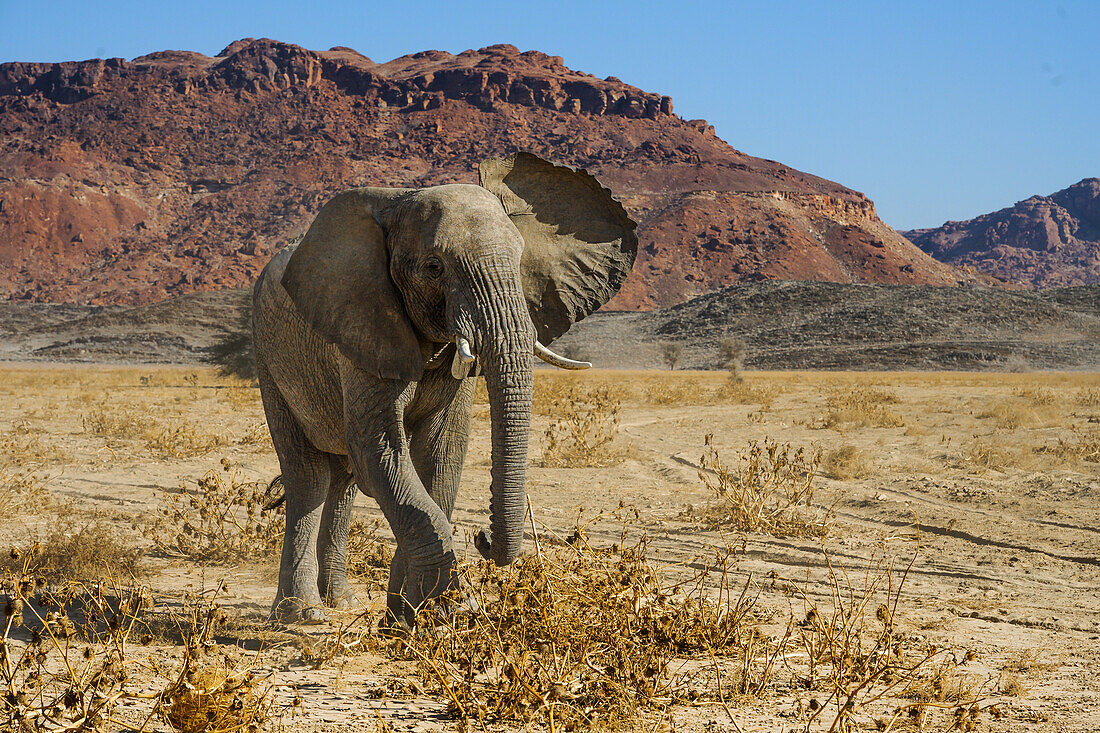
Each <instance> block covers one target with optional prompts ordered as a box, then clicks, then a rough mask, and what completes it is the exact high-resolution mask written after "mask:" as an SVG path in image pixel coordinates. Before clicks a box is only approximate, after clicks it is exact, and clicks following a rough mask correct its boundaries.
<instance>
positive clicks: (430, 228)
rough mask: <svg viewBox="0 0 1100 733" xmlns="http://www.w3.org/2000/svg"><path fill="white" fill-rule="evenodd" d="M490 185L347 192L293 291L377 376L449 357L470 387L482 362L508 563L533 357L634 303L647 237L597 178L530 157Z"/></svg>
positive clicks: (407, 375)
mask: <svg viewBox="0 0 1100 733" xmlns="http://www.w3.org/2000/svg"><path fill="white" fill-rule="evenodd" d="M479 180H480V186H474V185H465V184H453V185H445V186H436V187H433V188H425V189H382V188H361V189H354V190H351V191H345V192H343V193H341V194H339V195H338V196H336V197H335V198H334V199H333V200H332V201H330V202H329V203H328V204H327V205H326V206H325V208H324V209H323V210H322V212H321V213H320V214H319V215H318V217H317V219H316V221H315V222H314V224H313V226H312V227H311V228H310V231H309V233H308V234H307V235H306V237H305V238H304V239H303V241H302V243H301V245H299V247H298V250H297V251H296V252H295V253H294V255H293V256H292V257H291V259H290V262H289V264H288V266H287V269H286V272H285V274H284V276H283V279H282V283H283V285H284V286H285V288H286V290H287V292H288V293H289V294H290V296H291V298H292V300H293V301H294V303H295V305H296V306H297V308H298V310H299V311H300V313H301V314H302V315H303V317H304V318H305V319H306V320H307V321H308V322H309V323H310V324H311V325H312V326H313V328H314V329H316V330H317V331H318V332H319V333H321V334H322V335H323V336H324V337H325V338H326V339H327V340H329V341H330V342H332V343H335V344H336V345H337V346H338V347H339V349H340V351H341V352H342V353H343V354H344V355H345V356H346V357H347V358H348V359H350V360H351V361H352V362H353V363H354V364H355V365H356V366H358V367H359V368H360V369H361V370H363V371H365V372H367V373H370V374H373V375H375V376H377V377H380V378H383V379H392V380H404V381H416V380H419V379H420V378H421V376H422V374H423V371H424V369H425V366H426V362H427V361H428V359H430V358H431V357H432V356H433V355H436V354H438V353H439V352H440V349H441V348H443V347H444V346H445V345H447V344H454V345H455V346H454V347H453V348H454V349H455V357H454V364H453V366H452V368H453V369H455V370H456V372H457V374H456V376H463V375H464V374H465V370H466V369H467V368H468V362H470V361H473V360H474V359H475V358H476V359H477V360H478V361H479V363H480V365H481V368H482V369H483V372H484V376H485V380H486V386H487V388H488V392H489V401H490V414H491V419H492V445H493V455H492V504H491V516H492V518H491V539H490V538H488V537H485V536H484V535H481V536H479V542H478V546H479V549H480V550H481V551H482V553H483V554H484V555H485V556H486V557H488V558H491V559H492V560H494V561H495V562H496V563H498V564H500V565H504V564H507V563H510V562H511V561H512V560H513V559H515V557H516V556H517V555H518V553H519V550H520V546H521V543H522V540H523V517H524V510H525V495H524V474H525V468H526V462H527V446H528V435H529V428H530V413H531V384H532V374H531V371H532V356H533V355H534V354H536V353H540V355H542V356H544V357H546V358H547V359H549V360H551V361H553V359H554V358H555V355H553V353H552V352H549V351H548V350H546V349H545V348H544V347H543V346H542V344H545V343H549V342H550V341H552V340H553V339H555V338H557V337H558V336H560V335H562V334H563V333H565V332H566V331H567V330H568V329H569V327H570V325H571V324H573V323H574V322H576V321H579V320H580V319H582V318H584V317H585V316H586V315H588V314H589V313H591V312H593V311H595V310H596V309H597V308H599V307H600V306H601V305H603V304H604V303H605V302H607V300H608V299H609V298H610V297H611V296H612V295H613V294H614V293H615V292H616V291H617V290H618V289H619V286H620V285H621V283H622V281H623V279H624V278H625V277H626V275H627V273H628V272H629V271H630V268H631V266H632V265H633V262H634V256H635V252H636V250H637V237H636V236H635V233H634V229H635V226H636V225H635V223H634V222H633V221H631V219H630V218H629V217H628V216H627V214H626V212H625V211H624V210H623V207H622V206H621V205H620V204H619V203H618V202H617V201H615V199H613V198H612V196H611V193H610V192H609V191H608V190H607V189H605V188H604V187H603V186H601V185H600V183H599V182H598V181H597V180H596V179H595V178H593V177H592V176H591V175H589V174H588V173H587V172H585V171H583V170H573V169H571V168H567V167H564V166H559V165H554V164H552V163H549V162H547V161H544V160H541V159H540V158H538V157H536V156H534V155H530V154H527V153H517V154H515V155H513V156H511V157H508V158H503V159H493V160H488V161H486V162H484V163H482V164H481V166H480V168H479ZM539 342H541V343H539ZM556 358H557V359H560V357H556ZM564 362H567V360H562V361H561V362H559V365H563V363H564ZM566 365H567V364H566Z"/></svg>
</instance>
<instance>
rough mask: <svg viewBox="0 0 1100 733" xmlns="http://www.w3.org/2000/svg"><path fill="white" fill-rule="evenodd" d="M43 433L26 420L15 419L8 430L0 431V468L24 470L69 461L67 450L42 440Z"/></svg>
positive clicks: (70, 457)
mask: <svg viewBox="0 0 1100 733" xmlns="http://www.w3.org/2000/svg"><path fill="white" fill-rule="evenodd" d="M44 433H45V431H44V430H42V429H40V428H34V427H32V426H31V425H30V423H28V422H27V421H26V420H17V421H16V422H15V424H13V425H12V427H11V429H10V430H7V431H5V432H4V433H0V468H8V467H14V468H17V469H18V470H20V471H25V470H26V469H28V468H32V467H38V468H41V467H43V466H52V465H58V464H64V463H68V462H70V461H71V460H72V456H71V455H70V454H69V452H68V451H66V450H63V449H61V448H59V447H58V446H57V445H55V444H53V443H51V442H48V441H46V440H44V438H43V435H44Z"/></svg>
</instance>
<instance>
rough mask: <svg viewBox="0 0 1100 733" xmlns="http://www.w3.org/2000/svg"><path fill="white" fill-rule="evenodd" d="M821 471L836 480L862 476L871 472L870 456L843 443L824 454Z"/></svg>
mask: <svg viewBox="0 0 1100 733" xmlns="http://www.w3.org/2000/svg"><path fill="white" fill-rule="evenodd" d="M821 472H822V473H823V474H825V475H826V476H828V477H829V478H833V479H837V480H838V481H844V480H846V479H853V478H864V477H865V476H867V475H868V474H870V473H871V458H870V456H868V455H867V452H866V451H864V450H861V449H859V448H857V447H855V446H854V445H844V446H841V447H840V448H837V449H836V450H832V451H829V452H828V453H826V454H825V458H824V460H823V461H822V463H821Z"/></svg>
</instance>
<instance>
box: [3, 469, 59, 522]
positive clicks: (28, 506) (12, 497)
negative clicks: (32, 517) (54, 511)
mask: <svg viewBox="0 0 1100 733" xmlns="http://www.w3.org/2000/svg"><path fill="white" fill-rule="evenodd" d="M50 504H51V499H50V495H49V492H47V491H46V479H45V478H44V477H42V476H40V475H39V474H37V473H35V472H33V471H25V470H24V471H15V472H12V473H6V472H2V471H0V514H3V515H4V516H7V517H10V516H12V515H15V514H22V513H33V512H39V511H42V510H43V509H45V508H46V507H48V506H49V505H50Z"/></svg>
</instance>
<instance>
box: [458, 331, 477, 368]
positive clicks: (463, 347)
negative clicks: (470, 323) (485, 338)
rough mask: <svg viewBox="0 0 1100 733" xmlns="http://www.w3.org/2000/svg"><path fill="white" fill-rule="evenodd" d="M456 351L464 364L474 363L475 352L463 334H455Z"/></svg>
mask: <svg viewBox="0 0 1100 733" xmlns="http://www.w3.org/2000/svg"><path fill="white" fill-rule="evenodd" d="M455 349H456V351H455V353H456V354H457V355H458V358H459V359H461V360H462V363H463V364H473V363H474V352H472V351H470V342H469V341H467V340H466V339H464V338H462V337H461V336H455Z"/></svg>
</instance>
